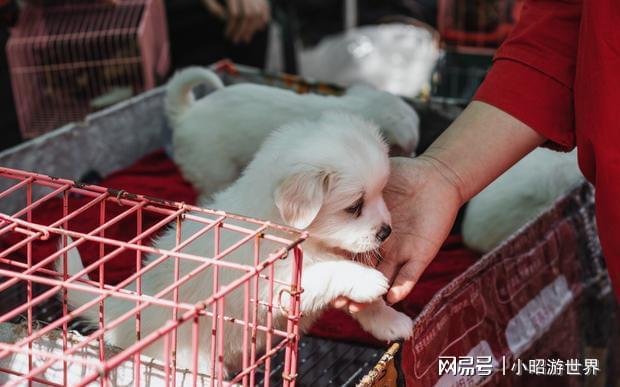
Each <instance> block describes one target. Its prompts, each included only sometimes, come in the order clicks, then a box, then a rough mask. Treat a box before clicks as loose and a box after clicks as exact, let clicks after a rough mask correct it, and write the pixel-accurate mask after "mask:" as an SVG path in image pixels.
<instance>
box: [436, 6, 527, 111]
mask: <svg viewBox="0 0 620 387" xmlns="http://www.w3.org/2000/svg"><path fill="white" fill-rule="evenodd" d="M522 6H523V0H472V1H465V0H439V1H438V11H437V28H438V31H439V34H440V36H441V41H442V46H443V48H444V53H443V55H442V56H441V57H440V59H439V62H438V65H437V71H436V72H435V74H434V76H433V81H432V90H431V94H432V95H433V96H438V97H444V98H449V99H452V100H455V101H456V102H458V103H463V104H465V103H467V102H469V100H470V99H471V98H472V97H473V96H474V93H475V92H476V90H477V89H478V86H480V84H481V83H482V80H483V79H484V77H485V75H486V73H487V71H488V69H489V67H490V66H491V62H492V59H493V55H494V54H495V50H496V49H497V48H498V47H499V46H500V45H501V43H502V42H503V41H504V40H505V39H506V37H508V34H510V32H511V31H512V28H513V27H514V25H515V24H516V23H517V21H518V20H519V17H520V15H521V8H522Z"/></svg>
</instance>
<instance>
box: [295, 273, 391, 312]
mask: <svg viewBox="0 0 620 387" xmlns="http://www.w3.org/2000/svg"><path fill="white" fill-rule="evenodd" d="M302 278H303V279H302V287H303V289H304V292H303V293H302V295H301V310H302V312H303V313H307V314H313V313H316V312H320V311H321V310H322V309H324V308H325V307H327V306H328V305H329V303H331V302H332V301H333V300H334V299H335V298H336V297H339V296H345V297H348V298H350V299H351V300H353V301H355V302H371V301H375V300H377V299H378V298H379V297H381V296H383V295H384V294H385V293H386V292H387V290H388V288H389V282H388V280H387V278H385V276H384V275H383V274H382V273H381V272H380V271H378V270H376V269H373V268H370V267H367V266H364V265H361V264H359V263H356V262H352V261H326V262H319V263H316V264H313V265H311V266H309V267H307V268H305V269H304V274H303V277H302Z"/></svg>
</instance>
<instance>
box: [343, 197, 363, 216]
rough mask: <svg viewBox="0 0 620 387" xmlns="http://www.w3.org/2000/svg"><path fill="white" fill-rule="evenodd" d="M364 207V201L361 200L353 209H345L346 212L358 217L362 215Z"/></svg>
mask: <svg viewBox="0 0 620 387" xmlns="http://www.w3.org/2000/svg"><path fill="white" fill-rule="evenodd" d="M362 207H364V199H363V198H359V199H358V200H357V201H356V202H355V203H353V205H352V206H351V207H347V208H345V211H346V212H348V213H349V214H353V215H355V216H356V217H357V216H360V215H361V214H362Z"/></svg>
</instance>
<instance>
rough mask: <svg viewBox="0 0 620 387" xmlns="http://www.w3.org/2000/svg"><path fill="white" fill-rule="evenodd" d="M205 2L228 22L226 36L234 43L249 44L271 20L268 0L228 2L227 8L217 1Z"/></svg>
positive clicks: (236, 0)
mask: <svg viewBox="0 0 620 387" xmlns="http://www.w3.org/2000/svg"><path fill="white" fill-rule="evenodd" d="M203 1H204V4H205V5H206V7H207V8H208V9H209V11H210V12H211V13H213V14H214V15H215V16H217V17H219V18H221V19H223V20H226V21H227V24H226V31H225V32H224V34H225V35H226V37H227V38H229V39H230V40H231V41H232V42H233V43H239V42H245V43H247V42H249V41H250V40H251V39H252V36H254V34H255V33H256V32H257V31H259V30H261V29H263V28H264V27H265V25H266V24H267V23H268V22H269V20H271V7H270V5H269V2H268V1H267V0H226V7H224V6H222V5H221V4H220V3H219V2H218V1H217V0H203Z"/></svg>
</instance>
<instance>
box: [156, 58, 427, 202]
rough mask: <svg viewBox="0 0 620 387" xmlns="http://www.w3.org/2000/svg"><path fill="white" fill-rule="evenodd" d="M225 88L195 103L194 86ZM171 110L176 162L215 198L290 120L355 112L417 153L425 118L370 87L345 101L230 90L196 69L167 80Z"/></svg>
mask: <svg viewBox="0 0 620 387" xmlns="http://www.w3.org/2000/svg"><path fill="white" fill-rule="evenodd" d="M199 84H206V85H208V86H210V87H211V88H215V89H218V90H216V91H215V92H212V93H210V94H208V95H207V96H205V97H204V98H201V99H200V100H198V101H194V95H193V93H192V88H193V87H194V86H197V85H199ZM166 109H167V114H168V118H169V122H170V125H171V126H172V129H173V149H174V159H175V161H176V163H177V165H179V167H180V168H181V171H182V173H183V175H184V176H185V178H186V179H187V180H188V181H189V182H191V183H192V184H193V185H194V186H195V187H196V188H198V189H199V191H200V193H201V194H204V195H210V194H212V193H214V192H217V191H219V190H221V189H223V188H225V187H226V186H228V185H229V184H230V183H232V182H233V181H234V180H235V179H236V178H237V177H238V176H239V174H240V173H241V171H242V170H243V168H245V166H247V165H248V163H249V162H250V160H251V159H252V157H253V155H254V154H255V153H256V151H257V150H258V148H259V146H260V145H261V144H262V142H263V141H264V140H265V138H266V137H267V135H268V134H269V133H270V132H271V131H272V130H273V129H275V128H278V127H280V126H282V125H284V124H286V123H288V122H290V121H293V120H299V119H317V118H318V117H319V116H320V115H321V113H322V112H324V111H326V110H342V111H348V112H351V113H355V114H357V115H359V116H361V117H364V118H366V119H368V120H370V121H372V122H374V123H376V124H377V125H379V126H380V127H381V129H382V131H383V134H384V136H385V137H386V139H387V141H388V143H389V144H390V145H391V146H394V147H396V148H398V149H399V152H400V153H403V154H406V155H410V154H412V153H413V152H414V151H415V147H416V145H417V143H418V139H419V131H418V126H419V118H418V115H417V114H416V112H415V110H413V109H412V108H411V107H410V106H409V105H407V104H406V103H405V102H404V101H403V100H402V99H401V98H399V97H397V96H395V95H393V94H390V93H387V92H384V91H379V90H375V89H373V88H370V87H368V86H354V87H352V88H350V89H349V90H348V91H347V93H346V94H345V95H343V96H341V97H332V96H320V95H316V94H303V95H302V94H297V93H295V92H293V91H289V90H284V89H280V88H276V87H269V86H261V85H254V84H238V85H232V86H228V87H224V85H223V84H222V81H221V80H220V79H219V78H218V77H217V75H215V74H214V73H213V72H211V71H210V70H207V69H205V68H201V67H190V68H187V69H185V70H182V71H180V72H178V73H177V74H175V76H174V77H173V78H172V79H171V80H170V81H169V82H168V85H167V92H166Z"/></svg>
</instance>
